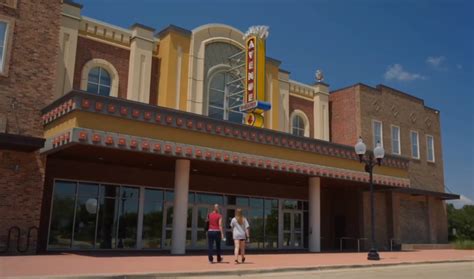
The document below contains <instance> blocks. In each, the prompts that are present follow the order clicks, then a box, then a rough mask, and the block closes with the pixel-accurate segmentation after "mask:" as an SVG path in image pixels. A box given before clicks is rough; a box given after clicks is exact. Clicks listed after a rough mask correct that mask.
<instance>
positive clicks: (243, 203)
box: [236, 197, 249, 207]
mask: <svg viewBox="0 0 474 279" xmlns="http://www.w3.org/2000/svg"><path fill="white" fill-rule="evenodd" d="M236 205H237V206H240V207H248V206H249V198H247V197H237V198H236Z"/></svg>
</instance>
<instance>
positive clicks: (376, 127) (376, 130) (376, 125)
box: [372, 120, 383, 148]
mask: <svg viewBox="0 0 474 279" xmlns="http://www.w3.org/2000/svg"><path fill="white" fill-rule="evenodd" d="M372 129H373V130H372V132H373V134H374V148H375V147H376V146H377V143H379V142H380V145H381V146H382V147H383V140H382V122H380V121H377V120H374V121H373V122H372Z"/></svg>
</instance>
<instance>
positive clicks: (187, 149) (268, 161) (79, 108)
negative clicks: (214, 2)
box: [0, 1, 456, 254]
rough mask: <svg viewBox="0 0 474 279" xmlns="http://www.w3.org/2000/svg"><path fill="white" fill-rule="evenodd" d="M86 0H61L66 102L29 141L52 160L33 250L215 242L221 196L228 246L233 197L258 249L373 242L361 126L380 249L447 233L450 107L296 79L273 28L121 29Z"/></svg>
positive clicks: (60, 88)
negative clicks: (381, 151)
mask: <svg viewBox="0 0 474 279" xmlns="http://www.w3.org/2000/svg"><path fill="white" fill-rule="evenodd" d="M81 8H82V7H81V6H80V5H78V4H75V3H73V2H70V1H64V3H63V4H62V13H61V23H60V26H59V34H58V37H59V39H58V41H59V43H58V48H59V58H58V59H57V63H56V64H57V65H56V64H55V65H54V66H55V67H56V75H55V79H54V81H55V83H56V84H55V86H54V88H55V89H54V91H53V90H51V95H54V98H49V99H51V100H52V99H55V100H54V101H52V102H49V104H47V105H46V106H45V107H44V108H43V109H42V110H41V115H38V117H39V119H40V121H41V124H42V127H43V131H44V132H43V135H42V137H44V138H45V140H46V141H45V144H44V147H43V148H41V149H40V150H39V151H30V152H36V153H35V154H39V155H38V156H40V157H41V158H43V159H44V162H45V163H44V164H45V165H44V187H43V188H42V196H41V198H42V200H41V207H38V208H37V209H33V208H28V209H26V208H25V209H23V210H30V211H35V210H37V211H38V212H37V213H38V216H39V218H38V219H39V220H37V219H35V217H33V218H30V219H31V223H32V224H36V222H38V221H39V230H38V251H40V252H45V251H64V250H67V251H70V250H124V249H125V250H169V251H171V253H173V254H183V253H185V251H186V250H188V251H190V250H200V249H205V248H206V247H207V240H206V232H205V228H204V225H205V220H206V216H207V214H208V212H209V210H210V208H211V206H212V205H213V204H215V203H217V204H219V205H220V206H221V213H222V214H223V218H224V224H225V232H226V234H227V239H228V241H227V242H226V243H224V248H231V242H229V240H231V231H230V229H229V228H228V226H227V224H228V223H229V222H230V219H231V218H232V217H233V216H234V213H235V210H236V209H237V208H242V209H243V210H244V214H245V215H246V216H247V217H248V219H249V223H250V226H251V232H250V234H251V242H250V244H249V246H250V248H251V249H255V250H298V249H299V250H309V251H314V252H315V251H324V250H339V249H341V248H342V249H343V250H344V249H357V247H358V246H359V245H360V246H361V247H362V248H367V247H368V246H369V242H368V239H369V238H370V199H369V196H370V192H369V175H368V173H366V172H365V171H364V165H363V164H361V163H360V162H359V159H358V156H357V155H356V153H355V151H354V145H355V143H356V141H357V138H358V137H359V136H361V137H362V138H363V140H364V141H365V142H366V144H367V146H368V148H369V149H372V148H373V146H374V142H377V141H379V142H381V143H382V144H383V146H384V148H385V157H384V160H383V161H382V165H381V166H377V167H375V169H374V183H375V190H376V191H377V192H376V199H375V205H376V216H375V217H376V219H375V224H376V241H377V245H378V247H379V248H380V249H389V248H390V243H391V242H393V243H398V244H399V243H444V242H446V241H447V220H446V212H445V206H444V200H445V199H450V198H455V197H456V195H451V194H446V193H444V178H443V161H442V151H441V137H440V121H439V112H438V111H437V110H434V109H431V108H427V107H426V106H424V103H423V100H420V99H418V98H416V97H413V96H410V95H408V94H406V93H403V92H399V91H397V90H394V89H391V88H388V87H385V86H379V87H377V88H372V87H370V86H366V85H363V84H356V85H354V86H351V87H348V88H345V89H341V90H337V91H335V92H331V93H330V91H329V85H328V84H326V83H324V82H323V80H322V74H321V73H320V75H319V77H318V79H317V80H316V82H315V83H314V84H304V83H301V82H297V81H294V80H292V79H291V78H290V72H288V71H286V70H284V69H282V68H281V62H280V61H278V60H277V59H273V58H269V57H266V56H265V55H264V54H265V52H264V39H265V37H266V36H268V33H265V32H264V31H265V29H258V28H256V29H251V30H250V31H249V32H248V33H247V34H244V33H243V32H242V31H240V30H238V29H236V28H233V27H231V26H227V25H222V24H209V25H204V26H200V27H197V28H195V29H193V30H186V29H183V28H180V27H177V26H174V25H170V26H169V27H167V28H165V29H164V30H161V31H159V32H155V30H154V29H153V28H150V27H147V26H144V25H141V24H134V25H133V26H131V27H130V28H129V29H124V28H121V27H118V26H114V25H111V24H108V23H105V22H101V21H99V20H96V19H92V18H88V17H86V16H84V15H82V14H81ZM0 20H1V18H0ZM259 32H260V33H259ZM256 33H258V34H256ZM249 36H250V37H251V36H255V38H256V46H255V49H258V51H257V50H256V55H255V58H253V56H252V55H253V52H252V51H253V50H254V49H253V48H254V45H253V42H252V43H250V40H251V39H249V38H250V37H249ZM259 36H260V37H259ZM262 46H263V51H262ZM266 47H267V48H271V45H268V46H266ZM259 51H260V52H259ZM250 52H252V55H250V56H249V53H250ZM262 53H263V54H262ZM249 57H251V58H249ZM249 59H250V60H249ZM252 59H255V64H253V62H254V60H252ZM249 61H250V62H249ZM249 65H251V66H249ZM13 66H14V65H12V67H13ZM254 66H255V68H256V70H255V72H252V71H253V69H254V68H253V67H254ZM254 73H255V77H256V83H255V88H256V89H255V92H254V91H249V88H250V87H249V84H250V82H249V80H250V78H249V76H251V77H252V79H253V74H254ZM253 86H254V85H253V84H252V86H251V87H252V88H253ZM257 89H258V90H257ZM260 89H263V90H260ZM254 93H255V96H254V95H252V94H254ZM51 97H53V96H51ZM36 98H40V96H39V95H38V97H36ZM250 98H255V100H257V101H256V102H248V100H250ZM43 99H44V97H43ZM46 99H48V98H46ZM49 99H48V100H49ZM38 101H43V100H38ZM254 104H255V106H259V105H260V104H263V105H262V107H256V108H254V110H252V111H250V112H249V111H246V112H242V108H244V107H246V106H251V105H254ZM269 106H271V109H268V108H269ZM259 109H261V110H259ZM42 186H43V185H42ZM2 234H4V232H2Z"/></svg>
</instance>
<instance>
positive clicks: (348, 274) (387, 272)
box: [184, 262, 474, 279]
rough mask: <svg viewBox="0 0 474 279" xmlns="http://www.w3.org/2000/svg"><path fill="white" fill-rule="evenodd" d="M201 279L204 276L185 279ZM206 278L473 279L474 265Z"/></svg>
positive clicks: (465, 263)
mask: <svg viewBox="0 0 474 279" xmlns="http://www.w3.org/2000/svg"><path fill="white" fill-rule="evenodd" d="M184 278H187V279H191V278H194V279H202V278H203V277H184ZM206 278H223V279H234V278H239V279H240V278H248V279H250V278H272V279H280V278H298V279H306V278H308V279H309V278H311V279H375V278H388V279H400V278H410V279H411V278H413V279H423V278H429V279H441V278H443V279H444V278H449V279H464V278H466V279H474V262H463V263H440V264H422V265H399V266H388V267H374V268H354V269H335V270H326V271H305V272H277V273H264V274H252V275H232V276H222V275H220V276H215V277H212V276H206Z"/></svg>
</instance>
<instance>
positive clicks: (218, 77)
mask: <svg viewBox="0 0 474 279" xmlns="http://www.w3.org/2000/svg"><path fill="white" fill-rule="evenodd" d="M224 79H225V74H224V72H220V73H217V74H215V75H214V76H212V80H211V85H210V88H213V89H218V90H222V91H224V86H225V84H224Z"/></svg>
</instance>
